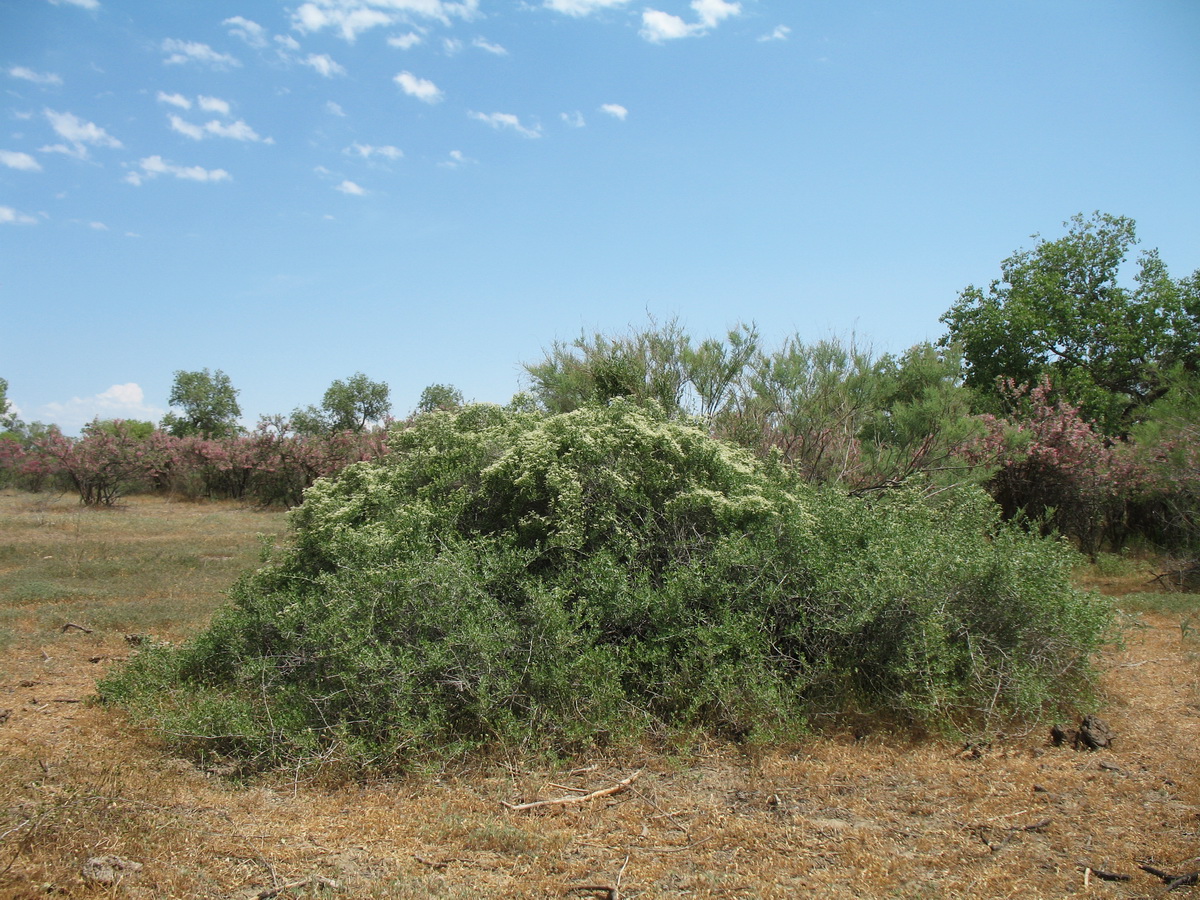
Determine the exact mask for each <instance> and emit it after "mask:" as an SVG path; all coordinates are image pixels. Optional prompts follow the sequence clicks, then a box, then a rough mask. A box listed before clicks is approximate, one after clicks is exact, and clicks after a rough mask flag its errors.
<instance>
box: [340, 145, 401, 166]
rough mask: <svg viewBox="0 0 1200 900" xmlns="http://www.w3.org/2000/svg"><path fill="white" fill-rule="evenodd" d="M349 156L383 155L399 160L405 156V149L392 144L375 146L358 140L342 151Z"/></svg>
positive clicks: (366, 157) (365, 157)
mask: <svg viewBox="0 0 1200 900" xmlns="http://www.w3.org/2000/svg"><path fill="white" fill-rule="evenodd" d="M342 152H343V153H345V154H347V155H349V156H361V157H362V158H363V159H370V158H371V157H372V156H382V157H383V158H384V159H390V160H393V161H395V160H397V159H400V158H401V157H403V156H404V151H403V150H401V149H400V148H399V147H393V146H391V145H390V144H385V145H384V146H382V147H374V146H372V145H370V144H360V143H358V142H357V141H356V142H354V143H353V144H351V145H350V146H349V147H347V148H346V149H345V150H343V151H342Z"/></svg>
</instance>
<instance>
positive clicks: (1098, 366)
mask: <svg viewBox="0 0 1200 900" xmlns="http://www.w3.org/2000/svg"><path fill="white" fill-rule="evenodd" d="M1065 227H1066V233H1065V234H1064V235H1062V236H1061V237H1058V238H1056V239H1053V240H1051V239H1045V238H1041V237H1036V243H1035V244H1034V246H1033V247H1032V248H1031V249H1028V250H1020V251H1017V252H1016V253H1014V254H1013V255H1012V256H1010V257H1008V258H1007V259H1006V260H1004V261H1003V262H1002V263H1001V267H1000V276H999V277H998V278H996V279H995V280H993V281H992V282H991V283H990V284H989V285H988V287H987V288H980V287H977V286H974V285H971V286H968V287H967V288H966V289H964V290H963V291H962V292H960V294H959V296H958V298H957V300H956V301H955V302H954V304H953V305H952V306H951V308H950V309H949V310H948V311H947V312H946V313H945V315H943V316H942V318H941V321H942V322H943V323H944V324H945V326H946V329H947V330H946V333H945V335H944V336H943V337H942V338H941V339H940V340H938V341H936V342H929V343H921V344H918V345H916V346H914V347H911V348H910V349H908V350H907V351H905V352H903V353H900V354H890V353H886V354H881V355H880V354H876V353H874V352H873V351H872V350H871V348H870V347H869V346H864V345H863V344H861V343H859V342H858V341H857V340H854V339H841V338H827V339H822V340H817V341H808V340H805V339H803V338H802V337H800V336H799V335H795V336H792V337H790V338H788V339H787V340H785V341H784V342H783V344H782V346H779V347H776V348H769V347H766V346H764V343H763V340H762V337H761V335H760V333H759V331H758V329H757V328H756V327H755V326H754V325H753V324H740V325H737V326H736V327H734V328H732V329H731V330H729V331H728V333H727V334H726V335H725V336H724V337H719V338H718V337H707V338H704V339H702V340H696V339H693V338H692V337H691V335H689V334H688V333H687V331H686V329H685V328H684V327H683V326H682V325H681V324H680V323H679V322H678V321H677V320H670V321H667V322H657V321H654V320H650V321H649V322H648V323H647V324H646V325H645V326H642V327H634V328H631V329H630V330H628V331H627V332H625V333H622V334H617V335H604V334H594V335H590V336H589V335H581V336H580V337H579V338H577V339H575V340H574V341H570V342H557V343H554V344H553V345H551V347H550V348H549V349H548V350H547V351H546V353H545V354H544V357H543V358H542V359H540V360H538V361H536V362H532V363H528V364H526V366H525V371H526V374H527V376H528V381H529V390H528V392H527V393H523V394H518V395H517V396H516V397H514V398H513V400H512V402H511V404H510V405H511V406H512V407H513V408H515V409H520V410H522V411H530V412H539V413H541V414H543V415H555V414H560V413H567V412H571V411H573V410H576V409H580V408H582V407H585V406H588V405H593V404H601V405H603V404H608V403H610V402H611V401H613V400H615V399H617V398H625V400H627V401H632V402H634V403H637V404H653V405H655V406H657V407H659V408H660V409H661V410H662V411H664V412H665V413H666V414H667V415H668V416H670V417H688V418H696V419H699V420H701V421H702V422H703V423H704V424H705V426H706V428H707V430H708V432H709V434H710V435H712V436H713V437H715V438H720V439H724V440H727V441H730V442H733V443H735V444H738V445H741V446H743V447H746V448H749V449H751V450H752V451H754V452H755V453H756V454H759V455H760V456H763V457H770V458H775V459H777V460H778V461H779V462H780V463H781V464H783V465H786V466H788V467H790V468H791V469H792V470H794V471H795V472H796V473H798V474H800V475H801V476H802V477H803V478H804V479H805V480H807V481H809V482H813V483H818V484H828V485H839V486H841V487H843V488H844V489H845V490H847V491H849V492H852V493H855V494H859V495H864V496H869V495H872V494H875V493H877V492H883V491H887V490H889V489H890V488H893V487H896V486H898V485H901V484H906V485H913V484H916V485H918V486H919V487H921V488H923V489H924V490H925V491H927V492H928V493H929V494H936V493H938V492H940V491H942V490H945V489H946V488H947V487H949V486H951V485H954V484H959V483H963V482H973V483H976V484H980V485H983V486H984V487H986V488H987V490H988V491H989V493H991V495H992V497H993V498H994V499H995V500H996V502H997V503H998V504H999V505H1000V507H1001V508H1002V509H1003V511H1004V513H1005V515H1006V516H1009V517H1020V518H1022V519H1024V520H1026V521H1028V522H1029V523H1030V524H1031V527H1036V528H1040V529H1042V530H1045V531H1051V530H1057V531H1058V532H1060V533H1063V534H1066V535H1068V536H1069V537H1071V538H1072V539H1073V540H1074V541H1076V543H1077V544H1078V545H1079V546H1080V547H1081V549H1083V550H1085V551H1087V552H1093V553H1094V552H1096V551H1097V550H1099V549H1101V548H1104V547H1113V548H1115V547H1120V546H1122V545H1123V544H1124V543H1125V542H1127V541H1128V540H1130V539H1133V538H1138V539H1144V540H1148V541H1151V542H1153V543H1155V544H1157V545H1159V546H1164V547H1170V548H1174V549H1186V550H1188V551H1189V552H1195V551H1196V550H1197V547H1198V545H1200V440H1198V437H1200V435H1198V433H1197V432H1198V430H1200V425H1198V424H1197V423H1200V270H1198V271H1197V272H1194V273H1193V274H1192V275H1190V276H1188V277H1184V278H1179V279H1177V278H1173V277H1172V276H1171V275H1170V274H1169V272H1168V270H1167V267H1166V265H1165V263H1164V262H1163V261H1162V260H1161V259H1160V258H1159V255H1158V253H1157V252H1156V251H1153V250H1150V251H1145V252H1142V253H1141V254H1140V255H1138V256H1137V257H1136V259H1132V260H1131V254H1132V252H1133V250H1134V248H1135V246H1136V245H1137V236H1136V228H1135V224H1134V222H1133V221H1132V220H1130V219H1127V218H1124V217H1119V216H1111V215H1103V214H1100V213H1096V214H1093V215H1092V216H1090V217H1085V216H1083V215H1078V216H1075V217H1074V218H1073V219H1071V220H1070V221H1069V222H1068V223H1065ZM1130 266H1132V271H1133V277H1132V283H1128V282H1127V281H1124V280H1122V279H1123V277H1124V274H1125V272H1126V271H1128V269H1129V268H1130ZM6 388H7V385H6V384H5V383H4V382H3V381H2V380H0V429H3V431H4V435H3V439H2V440H0V483H7V484H10V485H15V486H20V487H26V488H30V489H34V490H38V489H47V488H49V487H52V486H53V487H58V488H60V489H62V488H64V487H66V488H68V489H73V490H76V491H77V492H78V493H79V495H80V499H81V500H82V501H83V502H84V503H88V504H110V503H112V502H114V501H115V500H116V499H117V498H118V497H120V496H121V495H123V494H125V493H127V492H129V491H133V490H155V491H171V492H178V493H184V494H188V495H195V496H208V497H230V498H239V499H246V500H249V501H252V502H256V503H262V504H283V505H294V504H296V503H298V502H299V500H300V498H301V495H302V493H303V491H304V490H305V488H307V487H308V486H309V485H311V484H312V483H313V481H314V480H315V479H316V478H319V477H322V476H325V475H330V474H333V473H335V472H337V471H339V470H340V469H341V468H343V467H344V466H345V465H347V464H349V463H351V462H354V461H357V460H360V459H368V458H375V457H378V456H382V455H385V454H387V453H388V449H389V434H394V433H395V431H396V429H403V428H404V427H405V425H406V423H407V422H410V421H411V420H412V418H413V417H419V416H424V415H430V414H436V413H437V412H438V411H439V410H452V409H456V408H457V407H459V406H462V405H463V402H464V398H463V396H462V393H461V392H460V391H458V390H457V389H456V388H454V387H453V386H451V385H445V384H435V385H430V386H429V387H428V388H426V389H425V391H424V393H423V394H422V395H421V399H420V402H419V403H418V405H417V408H416V410H415V411H414V412H413V414H412V416H410V417H409V419H407V420H404V421H399V422H396V421H393V420H391V419H389V415H390V412H391V401H390V396H389V390H388V386H387V385H386V384H384V383H382V382H374V381H371V380H370V379H368V378H367V377H366V376H365V375H363V374H362V373H356V374H355V375H354V376H352V377H350V378H348V379H346V380H344V381H335V382H334V383H333V384H332V385H331V386H330V388H329V390H327V391H326V392H325V395H324V397H323V399H322V402H321V404H320V405H319V406H317V405H310V406H307V407H303V408H299V409H296V410H294V411H293V412H292V414H291V415H290V416H273V417H267V418H264V419H263V420H262V421H261V422H260V423H259V425H258V427H257V428H256V429H255V430H254V431H253V432H250V433H246V432H245V431H244V430H243V429H241V428H240V426H239V425H238V420H239V417H240V416H241V410H240V407H239V405H238V403H237V391H236V390H235V389H234V388H233V386H232V385H231V383H230V380H229V378H228V376H226V375H225V374H224V373H223V372H221V371H220V370H217V371H215V372H211V373H210V372H209V371H208V370H207V369H205V370H202V371H199V372H176V373H175V380H174V384H173V387H172V391H171V394H170V403H171V406H172V407H173V411H172V412H171V413H169V414H168V415H167V416H166V417H164V419H163V420H162V422H161V423H159V425H158V427H157V428H156V427H155V426H154V425H153V424H152V423H140V422H128V421H125V422H121V421H109V422H102V421H97V422H94V423H92V424H91V425H89V426H88V427H87V428H86V429H85V430H84V433H83V434H82V436H81V437H80V438H78V439H71V438H67V437H65V436H63V435H62V434H61V433H60V432H59V431H58V430H57V429H56V428H54V427H53V426H44V425H40V424H38V423H34V424H32V425H26V424H25V423H23V422H21V421H20V420H19V419H17V418H16V417H15V416H14V415H12V414H11V412H9V405H8V402H7V399H6V396H5V392H6Z"/></svg>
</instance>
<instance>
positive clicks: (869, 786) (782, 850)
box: [0, 504, 1200, 900]
mask: <svg viewBox="0 0 1200 900" xmlns="http://www.w3.org/2000/svg"><path fill="white" fill-rule="evenodd" d="M0 512H3V513H4V514H6V515H9V516H10V517H11V516H15V515H21V514H23V513H21V511H20V509H19V508H17V507H15V506H13V505H11V504H10V505H8V506H3V505H0ZM155 514H156V515H160V514H161V515H165V516H167V517H168V518H169V517H170V516H171V515H176V514H179V515H185V514H189V513H188V511H187V510H186V509H180V510H178V511H174V512H170V513H162V512H161V511H160V510H159V511H155ZM10 524H11V522H10ZM89 527H90V526H89ZM49 539H52V538H48V540H49ZM113 540H114V541H115V540H117V538H115V537H114V538H113ZM216 555H221V554H216ZM16 558H17V563H16V564H18V565H19V564H21V563H20V558H19V554H18V555H17V557H16ZM218 599H219V598H216V599H214V601H213V602H217V600H218ZM131 602H133V601H131ZM4 603H5V600H4V598H2V597H0V607H2V606H3V605H4ZM39 623H40V624H39ZM63 624H65V623H63ZM1129 624H1130V628H1129V630H1128V631H1127V633H1126V635H1125V640H1124V644H1123V646H1121V647H1114V648H1111V649H1110V650H1109V651H1107V652H1106V653H1105V654H1104V656H1103V658H1102V660H1101V665H1102V667H1103V670H1104V696H1103V698H1102V701H1101V702H1100V703H1099V704H1098V706H1097V708H1096V709H1094V710H1086V711H1084V712H1092V713H1094V714H1096V715H1098V716H1099V717H1101V718H1102V719H1104V720H1105V721H1106V722H1107V723H1108V724H1109V725H1110V726H1111V728H1112V731H1113V732H1114V733H1115V735H1116V737H1115V741H1114V743H1113V746H1112V747H1110V748H1107V749H1103V750H1099V751H1094V752H1090V751H1086V750H1075V749H1073V748H1072V747H1071V746H1069V745H1067V746H1053V745H1052V744H1051V742H1050V739H1049V730H1048V729H1045V730H1043V729H1039V730H1038V731H1036V732H1032V733H1029V734H1024V735H1014V736H1011V737H1008V738H1005V739H1003V740H998V741H996V742H994V743H992V744H990V745H986V746H964V745H963V744H962V743H958V742H951V741H947V740H942V739H936V738H928V737H924V738H920V737H916V736H913V735H910V734H904V733H896V732H893V731H889V730H887V729H886V728H883V727H877V728H871V727H866V728H861V727H860V728H858V729H857V731H856V732H855V731H851V730H849V729H846V730H833V731H831V732H830V733H826V734H821V735H817V736H814V737H811V738H809V739H807V740H805V741H803V742H802V743H800V744H797V745H795V746H791V747H787V748H776V749H772V750H770V751H763V750H761V749H760V750H756V751H753V752H750V751H747V750H745V749H744V748H738V747H734V746H730V745H716V744H714V745H699V746H695V747H689V748H686V750H683V751H680V752H678V753H676V754H675V755H671V756H666V755H663V754H661V753H651V752H649V751H644V752H636V753H630V754H628V755H624V756H620V757H614V756H611V755H609V756H598V757H596V758H593V759H581V760H573V761H571V762H570V763H563V764H562V765H561V766H554V767H551V766H546V767H545V768H535V767H534V766H532V765H531V764H530V763H529V762H528V761H526V760H523V761H508V762H507V763H506V762H504V761H492V762H490V763H488V764H487V765H484V764H482V763H481V764H479V766H478V767H477V768H475V769H472V770H460V771H453V772H451V771H446V772H428V773H422V774H419V775H413V776H411V777H409V778H406V779H403V780H399V781H381V782H378V783H369V784H349V785H348V784H329V783H322V782H321V780H320V778H319V777H317V778H314V777H312V774H311V773H308V772H305V773H280V774H276V775H273V776H271V777H270V778H265V779H258V780H254V781H251V782H248V783H239V782H237V781H233V780H230V779H228V778H226V777H224V776H223V775H222V774H221V773H219V772H213V771H205V770H203V769H200V768H197V767H196V766H194V765H193V764H192V763H190V762H188V761H186V760H182V759H178V758H173V757H172V756H171V755H170V754H169V753H168V752H167V751H166V750H165V749H164V748H163V747H162V746H161V745H160V744H159V743H157V742H156V741H155V739H154V738H153V737H152V736H150V735H148V734H146V733H144V732H142V731H140V730H138V729H134V728H132V727H131V726H130V725H129V723H128V721H127V720H126V719H125V718H124V717H123V716H122V715H121V714H120V713H119V712H115V711H113V710H110V709H106V708H104V707H100V706H94V705H91V704H89V703H88V698H89V697H90V696H91V694H92V693H93V691H94V685H95V680H96V678H97V676H98V675H99V674H101V673H102V672H103V671H104V670H105V669H106V668H107V667H108V666H109V665H112V664H113V662H114V661H116V660H118V659H119V658H121V657H124V656H127V655H128V654H129V653H130V652H135V648H133V647H131V646H130V644H128V643H127V642H126V640H125V639H124V636H123V634H121V633H118V630H116V629H105V630H100V629H96V630H93V631H92V633H90V634H89V633H85V632H83V631H80V630H77V629H68V630H67V631H66V632H63V631H62V630H61V624H58V625H57V627H53V628H52V627H50V626H49V624H48V622H47V621H46V620H45V619H42V620H36V621H33V624H31V625H30V626H29V627H28V628H24V627H22V626H20V625H19V624H18V625H14V626H13V627H12V629H10V637H9V640H8V642H7V646H6V647H4V648H3V649H2V650H0V710H8V713H7V718H5V719H4V721H3V723H2V724H0V896H3V897H13V898H34V897H38V898H43V897H97V896H102V897H129V898H151V897H153V898H161V897H172V898H174V897H178V898H226V897H228V898H251V897H262V898H264V900H265V898H266V897H269V896H280V897H309V896H325V897H339V896H349V897H380V898H468V897H470V898H478V897H503V898H537V897H585V898H587V897H610V898H617V900H621V898H625V900H629V898H635V897H640V898H647V900H649V898H675V897H692V898H704V897H711V898H717V897H721V898H725V897H729V898H785V897H786V898H791V897H796V896H813V897H822V898H858V897H870V898H874V897H898V898H899V897H904V898H907V897H912V898H916V897H928V898H940V897H946V898H950V897H955V898H957V897H972V898H980V897H983V898H993V897H1021V898H1040V897H1054V898H1059V897H1068V896H1094V897H1101V898H1113V900H1117V898H1134V897H1157V896H1160V895H1162V894H1164V893H1165V892H1166V891H1167V884H1166V883H1165V882H1164V881H1163V880H1162V879H1161V878H1159V877H1156V876H1154V875H1152V874H1150V873H1148V872H1146V871H1144V870H1142V869H1141V868H1140V866H1142V865H1148V866H1150V867H1151V868H1155V869H1157V870H1160V871H1162V872H1165V873H1168V874H1171V875H1184V874H1187V873H1191V872H1195V871H1197V870H1198V869H1200V643H1198V642H1197V639H1196V637H1195V635H1194V634H1193V633H1192V632H1190V630H1189V629H1188V627H1186V624H1185V625H1184V626H1181V618H1180V616H1178V615H1174V614H1161V613H1154V612H1149V613H1141V614H1138V615H1136V616H1131V617H1130V623H1129ZM185 630H186V629H185ZM3 717H4V713H3V712H0V718H3ZM1064 724H1067V725H1072V726H1075V725H1078V722H1069V723H1064ZM637 772H640V773H641V774H640V775H639V776H638V777H637V779H636V780H635V781H633V782H632V783H631V784H630V786H629V788H628V789H627V790H623V791H621V792H619V793H615V794H611V795H608V796H605V797H602V798H599V799H596V800H591V801H588V802H584V803H574V804H561V805H553V806H546V807H541V808H537V809H533V810H527V811H514V810H511V809H508V808H507V807H506V806H505V805H504V803H505V802H508V803H518V802H522V801H529V800H536V799H551V798H561V797H567V796H580V795H582V794H583V793H584V792H587V791H594V790H598V789H602V788H606V787H611V786H613V785H614V784H616V783H617V782H618V781H620V780H621V779H625V778H628V777H629V776H631V775H633V774H634V773H637ZM101 856H117V857H120V858H121V859H124V860H129V861H132V862H137V863H139V864H140V865H141V869H140V870H138V871H130V872H129V873H128V874H127V875H125V876H124V877H120V873H118V877H117V880H116V881H115V883H112V884H104V883H98V882H96V881H94V880H93V881H89V880H85V877H84V871H85V868H84V867H85V863H86V862H87V861H88V860H89V859H91V858H94V857H101ZM1103 876H1122V877H1125V878H1127V880H1107V879H1106V878H1105V877H1103ZM280 888H282V890H279V889H280ZM273 891H278V893H277V894H273V893H272V892H273ZM1172 896H1181V897H1186V896H1200V887H1195V886H1187V885H1181V886H1179V887H1178V888H1177V889H1176V890H1175V891H1174V892H1173V893H1172Z"/></svg>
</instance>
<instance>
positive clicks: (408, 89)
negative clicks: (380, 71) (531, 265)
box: [393, 72, 444, 103]
mask: <svg viewBox="0 0 1200 900" xmlns="http://www.w3.org/2000/svg"><path fill="white" fill-rule="evenodd" d="M393 80H394V81H395V82H396V84H398V85H400V89H401V90H402V91H404V93H406V94H408V96H410V97H416V98H417V99H418V100H420V101H422V102H424V103H437V102H438V101H439V100H441V99H442V97H443V96H444V95H443V94H442V90H441V88H439V87H438V86H437V85H436V84H434V83H433V82H432V81H429V80H428V79H425V78H418V77H417V76H416V75H414V74H413V73H412V72H401V73H400V74H399V75H397V76H396V77H395V78H394V79H393Z"/></svg>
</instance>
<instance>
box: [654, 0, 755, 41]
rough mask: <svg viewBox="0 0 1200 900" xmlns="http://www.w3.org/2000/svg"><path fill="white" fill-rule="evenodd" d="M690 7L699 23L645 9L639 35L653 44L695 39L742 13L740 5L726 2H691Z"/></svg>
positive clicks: (701, 0)
mask: <svg viewBox="0 0 1200 900" xmlns="http://www.w3.org/2000/svg"><path fill="white" fill-rule="evenodd" d="M691 7H692V10H693V12H695V13H696V15H697V16H698V17H699V19H700V21H699V22H696V23H689V22H685V21H684V20H683V19H681V18H680V17H679V16H673V15H671V14H670V13H665V12H662V11H661V10H657V9H647V10H645V11H644V12H643V13H642V29H641V31H640V32H639V33H640V34H641V36H642V37H644V38H645V39H646V40H648V41H650V42H651V43H655V44H661V43H662V42H663V41H673V40H677V39H679V38H686V37H697V36H699V35H702V34H705V33H707V31H708V29H710V28H715V27H716V26H717V25H719V24H720V23H721V22H722V21H723V20H725V19H728V18H729V17H730V16H736V15H740V14H741V12H742V4H740V3H730V2H727V0H692V2H691Z"/></svg>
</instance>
